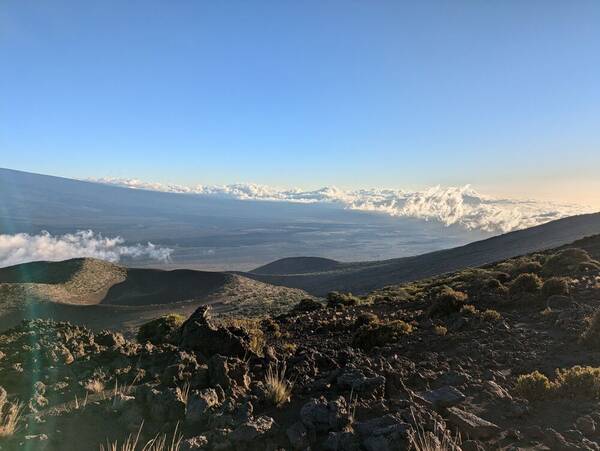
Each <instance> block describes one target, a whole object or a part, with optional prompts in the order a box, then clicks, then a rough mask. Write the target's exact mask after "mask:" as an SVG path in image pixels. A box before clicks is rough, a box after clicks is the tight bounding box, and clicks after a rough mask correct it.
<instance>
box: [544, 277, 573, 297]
mask: <svg viewBox="0 0 600 451" xmlns="http://www.w3.org/2000/svg"><path fill="white" fill-rule="evenodd" d="M554 295H561V296H568V295H569V282H568V280H567V279H565V278H564V277H551V278H550V279H548V280H546V281H545V282H544V284H543V285H542V296H543V297H544V299H548V298H549V297H550V296H554Z"/></svg>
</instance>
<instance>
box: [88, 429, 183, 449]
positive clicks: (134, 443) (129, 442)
mask: <svg viewBox="0 0 600 451" xmlns="http://www.w3.org/2000/svg"><path fill="white" fill-rule="evenodd" d="M143 427H144V423H142V424H141V425H140V428H139V429H138V431H137V434H136V435H135V437H134V436H133V435H131V434H130V435H129V436H128V437H127V439H125V441H124V442H123V443H121V444H120V445H119V442H118V440H115V441H114V442H110V441H108V440H107V441H106V445H104V444H101V445H100V451H138V450H139V451H179V449H180V448H181V441H182V440H183V436H182V435H181V433H180V432H179V431H178V429H179V424H177V426H175V431H173V436H172V438H171V440H170V441H169V438H168V437H167V435H166V434H156V435H155V436H154V437H153V438H152V439H150V440H148V441H147V442H146V444H145V445H143V446H142V447H141V448H140V447H138V443H139V441H140V434H141V433H142V428H143Z"/></svg>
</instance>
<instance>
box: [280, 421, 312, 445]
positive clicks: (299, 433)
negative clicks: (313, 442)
mask: <svg viewBox="0 0 600 451" xmlns="http://www.w3.org/2000/svg"><path fill="white" fill-rule="evenodd" d="M285 433H286V435H287V438H288V440H289V442H290V445H291V447H292V449H294V450H298V451H300V450H305V449H307V448H308V447H309V446H310V440H309V434H308V429H307V428H306V426H305V425H304V423H302V422H301V421H297V422H296V423H294V424H292V425H291V426H290V427H289V428H287V430H286V431H285Z"/></svg>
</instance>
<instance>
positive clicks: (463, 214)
mask: <svg viewBox="0 0 600 451" xmlns="http://www.w3.org/2000/svg"><path fill="white" fill-rule="evenodd" d="M93 181H95V182H99V183H105V184H112V185H119V186H124V187H128V188H134V189H147V190H154V191H166V192H172V193H184V194H196V195H202V196H212V197H223V198H234V199H240V200H265V201H285V202H301V203H315V202H329V203H336V204H339V205H341V206H343V207H344V208H349V209H353V210H362V211H372V212H378V213H385V214H388V215H391V216H404V217H411V218H420V219H425V220H435V221H440V222H442V223H444V224H446V225H448V226H450V225H454V224H458V225H461V226H463V227H465V228H467V229H480V230H484V231H487V232H509V231H512V230H517V229H523V228H527V227H532V226H536V225H539V224H543V223H545V222H549V221H552V220H555V219H560V218H563V217H566V216H571V215H575V214H580V213H587V212H590V211H591V209H590V208H586V207H582V206H579V205H566V204H556V203H550V202H539V201H534V200H518V199H498V198H493V197H490V196H485V195H483V194H480V193H478V192H477V191H475V190H473V189H472V188H471V187H470V186H469V185H466V186H462V187H440V186H436V187H432V188H429V189H426V190H423V191H403V190H377V189H363V190H356V191H344V190H340V189H338V188H336V187H325V188H321V189H318V190H314V191H303V190H300V189H277V188H273V187H270V186H265V185H258V184H252V183H251V184H233V185H223V186H211V185H197V186H192V187H190V186H183V185H174V184H168V185H163V184H160V183H148V182H143V181H141V180H137V179H116V178H102V179H94V180H93Z"/></svg>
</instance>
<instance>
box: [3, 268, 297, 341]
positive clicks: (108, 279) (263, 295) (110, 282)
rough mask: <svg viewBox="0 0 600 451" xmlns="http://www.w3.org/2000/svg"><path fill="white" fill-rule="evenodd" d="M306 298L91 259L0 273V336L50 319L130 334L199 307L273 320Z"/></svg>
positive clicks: (215, 275) (213, 275)
mask: <svg viewBox="0 0 600 451" xmlns="http://www.w3.org/2000/svg"><path fill="white" fill-rule="evenodd" d="M307 296H308V295H307V293H305V292H304V291H302V290H298V289H290V288H286V287H280V286H273V285H269V284H265V283H263V282H259V281H255V280H251V279H248V278H246V277H243V276H240V275H236V274H228V273H222V272H206V271H193V270H173V271H164V270H158V269H145V268H125V267H122V266H118V265H115V264H112V263H108V262H104V261H101V260H96V259H89V258H79V259H72V260H66V261H62V262H33V263H25V264H21V265H16V266H12V267H8V268H0V329H3V328H6V327H9V326H11V325H13V324H15V323H16V322H18V321H20V320H21V319H23V318H34V317H41V318H54V319H61V320H68V321H72V322H79V323H82V324H85V325H87V326H90V327H94V328H103V327H113V328H125V329H127V328H130V327H136V326H137V325H139V324H140V323H141V322H143V321H146V320H148V319H149V318H153V317H156V316H159V315H161V314H165V313H169V312H172V311H176V312H179V313H182V314H189V313H190V312H191V311H193V310H194V309H196V308H197V307H198V305H200V304H212V305H213V306H214V308H215V310H216V311H217V312H223V313H225V312H226V313H227V314H228V315H234V316H261V315H264V314H278V313H282V312H284V311H286V310H288V309H289V308H291V307H292V306H293V305H294V304H295V303H296V302H298V301H299V300H300V299H303V298H305V297H307Z"/></svg>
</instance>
